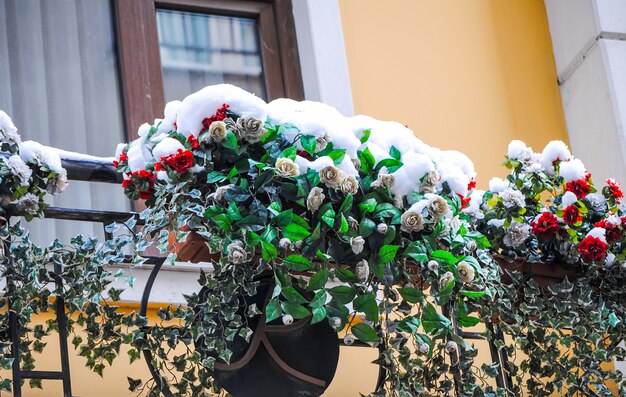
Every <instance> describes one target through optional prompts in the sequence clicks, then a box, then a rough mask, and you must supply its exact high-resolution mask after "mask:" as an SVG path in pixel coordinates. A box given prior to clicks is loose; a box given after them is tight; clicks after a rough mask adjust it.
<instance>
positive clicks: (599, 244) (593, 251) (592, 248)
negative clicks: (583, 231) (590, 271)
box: [578, 236, 609, 262]
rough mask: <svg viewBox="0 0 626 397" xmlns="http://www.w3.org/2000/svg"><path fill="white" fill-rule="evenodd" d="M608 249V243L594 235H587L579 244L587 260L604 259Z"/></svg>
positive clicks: (579, 248)
mask: <svg viewBox="0 0 626 397" xmlns="http://www.w3.org/2000/svg"><path fill="white" fill-rule="evenodd" d="M608 249H609V246H608V245H607V243H605V242H604V241H602V240H600V239H599V238H598V237H594V236H587V237H585V238H584V239H583V240H582V241H581V242H580V243H579V244H578V252H580V255H581V257H582V258H583V261H585V262H593V261H601V260H603V259H604V257H605V256H606V252H607V251H608Z"/></svg>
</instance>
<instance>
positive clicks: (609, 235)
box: [593, 219, 623, 244]
mask: <svg viewBox="0 0 626 397" xmlns="http://www.w3.org/2000/svg"><path fill="white" fill-rule="evenodd" d="M593 226H595V227H601V228H603V229H605V230H606V234H605V235H606V241H607V242H608V243H609V244H613V243H615V242H617V241H619V240H621V239H622V236H623V234H622V230H621V229H620V227H619V225H615V224H613V223H611V222H608V221H607V220H606V219H603V220H601V221H600V222H596V224H595V225H593Z"/></svg>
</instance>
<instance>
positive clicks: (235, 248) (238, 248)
mask: <svg viewBox="0 0 626 397" xmlns="http://www.w3.org/2000/svg"><path fill="white" fill-rule="evenodd" d="M226 251H227V252H228V261H229V262H230V263H233V264H235V265H238V264H240V263H244V262H246V260H247V259H248V253H247V252H246V249H245V248H244V246H243V243H242V242H241V241H239V240H235V241H233V242H232V243H230V244H228V247H226Z"/></svg>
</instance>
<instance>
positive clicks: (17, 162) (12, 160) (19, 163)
mask: <svg viewBox="0 0 626 397" xmlns="http://www.w3.org/2000/svg"><path fill="white" fill-rule="evenodd" d="M7 165H8V166H9V168H10V169H11V173H12V174H13V175H15V176H17V177H18V178H19V179H20V184H21V185H22V186H28V184H29V182H30V177H31V176H32V175H33V170H31V169H30V168H29V167H28V165H26V163H25V162H24V160H22V158H21V157H20V156H18V155H17V154H14V155H12V156H11V157H9V159H8V160H7Z"/></svg>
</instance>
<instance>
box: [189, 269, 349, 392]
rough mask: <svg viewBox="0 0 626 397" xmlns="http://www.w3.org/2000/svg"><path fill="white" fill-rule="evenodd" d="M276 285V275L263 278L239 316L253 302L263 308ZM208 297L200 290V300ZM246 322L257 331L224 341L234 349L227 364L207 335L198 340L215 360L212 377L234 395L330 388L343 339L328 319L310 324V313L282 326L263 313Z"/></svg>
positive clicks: (198, 346) (198, 347)
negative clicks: (207, 343) (208, 342)
mask: <svg viewBox="0 0 626 397" xmlns="http://www.w3.org/2000/svg"><path fill="white" fill-rule="evenodd" d="M273 289H274V282H273V278H265V279H262V280H261V284H260V286H259V287H258V288H257V291H258V292H257V294H256V295H254V296H245V297H243V296H242V297H239V300H240V305H239V306H240V308H241V309H240V310H239V312H238V314H240V315H242V316H243V315H244V311H245V308H246V307H248V306H250V305H251V304H256V305H257V306H258V307H259V308H263V307H265V305H266V303H267V301H268V300H269V298H270V297H271V294H272V291H273ZM302 293H304V292H302ZM206 297H207V290H202V291H201V292H200V299H201V301H202V299H206ZM262 311H263V313H264V312H265V311H264V310H262ZM197 321H201V319H198V320H197ZM248 326H249V327H250V328H251V329H252V330H254V334H253V336H252V338H251V339H250V342H246V341H245V340H244V339H243V338H242V337H240V336H239V335H237V336H235V337H234V339H233V340H232V341H231V342H226V344H227V345H228V347H229V348H230V349H231V350H232V351H233V354H232V356H231V359H230V362H229V363H226V362H224V361H223V360H221V359H220V358H219V357H218V354H217V353H216V352H214V351H211V350H209V349H207V348H206V346H205V344H204V338H199V339H198V340H197V341H196V350H197V351H199V352H200V354H201V355H202V356H203V358H204V357H207V356H212V357H215V358H216V362H215V370H214V372H213V376H214V379H215V381H216V382H217V383H218V384H219V385H220V386H222V387H223V388H224V389H226V390H227V391H228V392H229V393H230V394H231V395H233V396H235V397H247V396H257V397H274V396H284V397H289V396H320V395H321V394H322V393H323V392H324V391H325V390H326V388H328V386H329V385H330V382H331V381H332V379H333V377H334V375H335V371H336V369H337V364H338V361H339V339H338V338H337V333H336V332H335V330H334V329H332V328H331V326H330V325H329V324H328V322H327V321H322V322H319V323H316V324H313V325H311V323H310V317H309V318H305V319H301V320H295V321H294V322H293V323H292V324H290V325H284V324H283V322H282V319H280V318H279V319H277V320H274V321H272V322H270V323H267V324H266V321H265V314H261V315H259V316H256V317H254V318H250V319H248Z"/></svg>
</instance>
